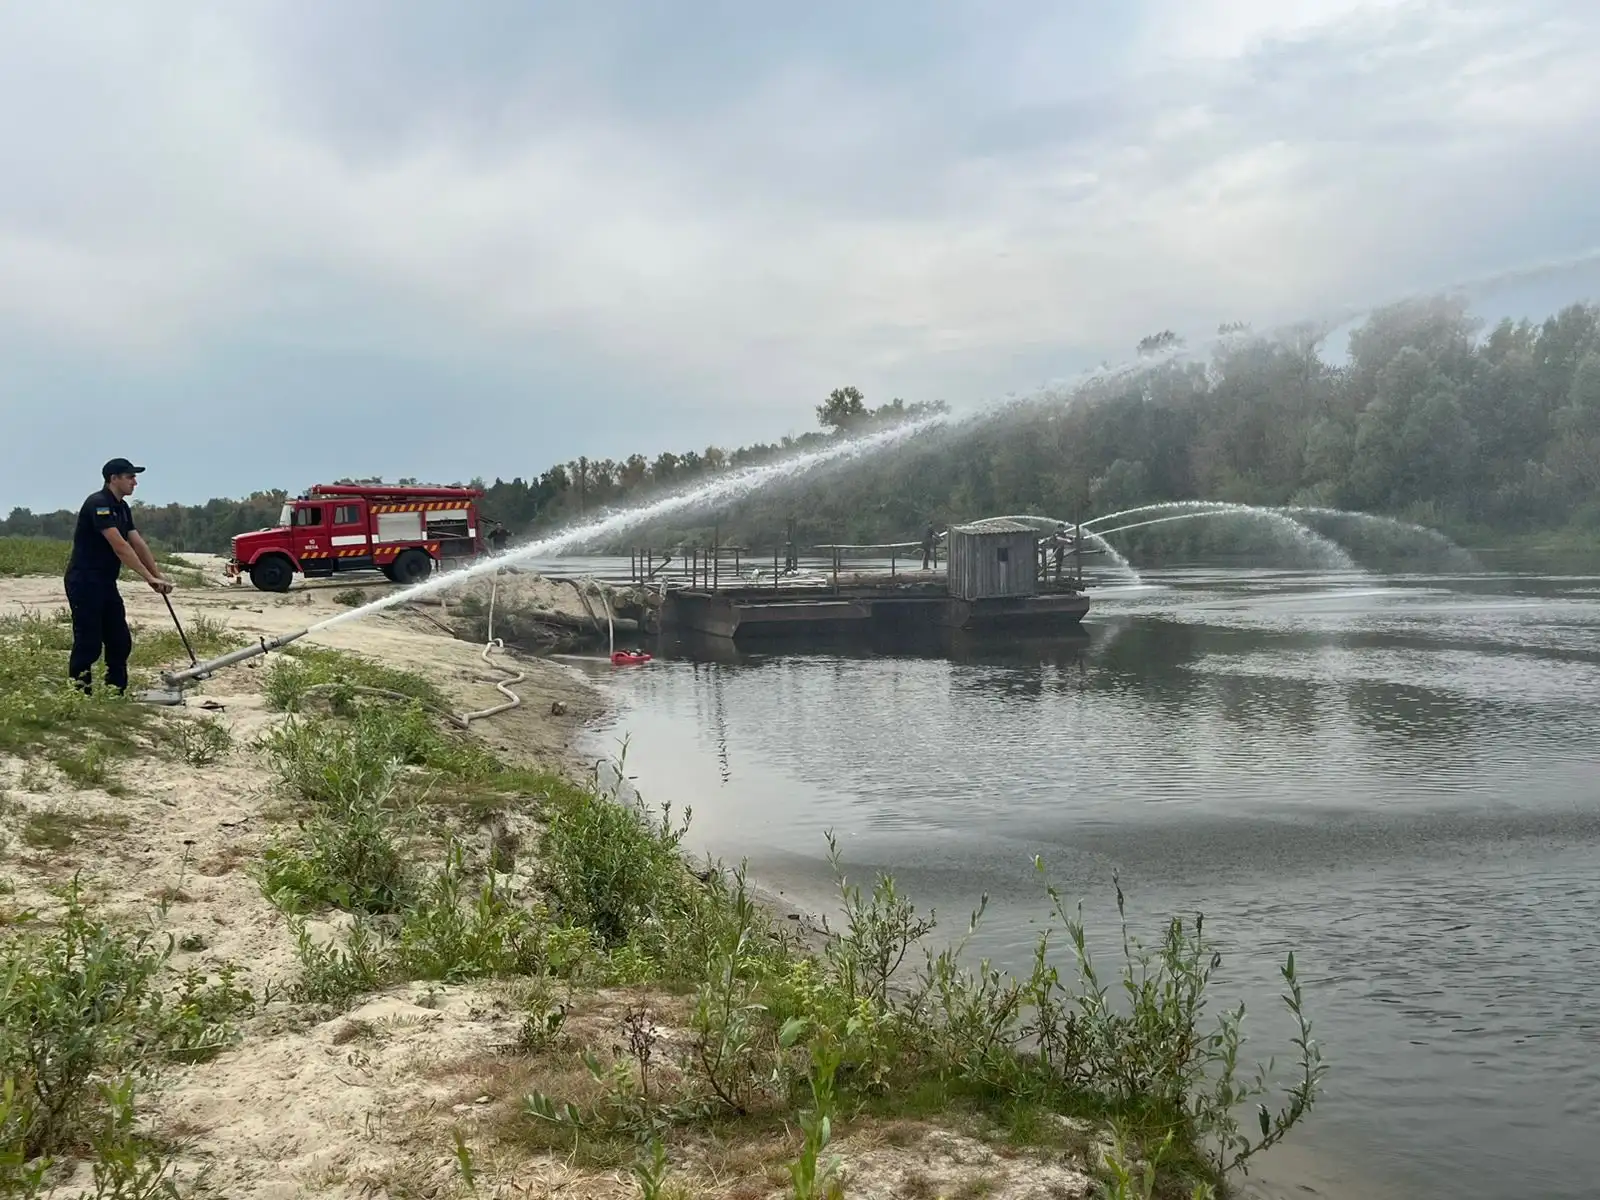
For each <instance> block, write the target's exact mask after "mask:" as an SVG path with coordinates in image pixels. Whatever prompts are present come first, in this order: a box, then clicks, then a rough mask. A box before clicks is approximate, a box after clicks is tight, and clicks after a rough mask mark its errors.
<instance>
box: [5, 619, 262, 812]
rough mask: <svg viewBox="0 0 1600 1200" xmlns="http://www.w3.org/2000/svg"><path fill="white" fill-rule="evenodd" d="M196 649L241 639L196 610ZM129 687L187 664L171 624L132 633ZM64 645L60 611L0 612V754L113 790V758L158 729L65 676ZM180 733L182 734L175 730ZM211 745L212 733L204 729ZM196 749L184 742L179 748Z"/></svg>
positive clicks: (143, 712)
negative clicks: (45, 763) (44, 763)
mask: <svg viewBox="0 0 1600 1200" xmlns="http://www.w3.org/2000/svg"><path fill="white" fill-rule="evenodd" d="M188 633H189V638H190V641H191V642H192V643H193V645H194V647H195V650H196V652H197V653H199V654H201V655H206V656H210V655H214V654H218V653H221V652H223V651H224V650H229V649H232V648H233V647H235V646H236V645H240V644H242V639H240V638H239V637H238V636H237V635H235V634H233V633H232V632H230V631H229V630H228V629H227V628H226V627H225V626H224V625H222V624H221V623H219V622H217V621H215V620H212V619H210V618H207V617H204V616H201V617H199V618H196V619H194V620H192V621H191V623H190V625H189V626H188ZM133 634H134V640H133V655H132V657H131V659H130V660H129V667H130V679H129V685H130V691H132V692H135V693H136V692H137V691H139V690H140V689H141V688H144V687H149V686H151V685H152V684H154V683H155V682H156V679H155V670H156V668H159V667H163V666H171V665H173V664H175V663H187V661H188V656H187V654H186V653H185V651H184V649H183V643H182V641H181V640H180V639H179V637H178V634H177V631H176V630H165V631H162V630H156V631H153V632H152V631H149V630H146V629H143V628H135V629H134V631H133ZM71 649H72V624H71V618H70V616H69V615H68V613H67V611H66V610H65V609H62V610H59V611H58V612H56V613H54V614H52V615H50V616H38V615H34V614H26V615H23V616H16V617H0V753H5V754H14V755H17V756H18V757H21V758H44V759H48V760H49V761H51V762H53V763H54V764H55V765H56V767H57V768H58V769H59V770H60V771H61V773H62V775H63V776H65V777H66V779H67V780H68V781H70V782H71V783H72V784H73V785H74V786H76V787H79V788H103V789H105V790H107V791H110V792H113V793H115V792H117V791H118V790H119V789H118V784H117V780H116V770H115V767H116V760H118V759H121V758H126V757H128V756H130V755H133V754H136V753H140V752H143V751H145V750H147V749H149V748H150V746H151V745H152V738H153V737H154V736H155V734H154V731H155V730H156V729H157V728H158V727H157V724H156V715H155V713H154V712H153V711H152V710H151V709H150V708H149V707H148V706H145V705H140V704H137V703H134V702H133V701H132V700H131V699H129V698H127V697H123V696H118V695H115V694H113V693H110V692H109V691H108V690H107V689H106V688H104V687H97V688H96V689H95V691H94V694H93V695H92V696H85V695H83V694H82V693H80V692H79V691H78V690H77V689H76V688H74V687H73V686H72V685H71V683H70V682H69V681H68V679H67V657H68V655H69V653H70V652H71ZM179 736H185V735H179ZM203 737H205V738H209V739H210V742H209V744H210V745H211V746H212V747H213V748H214V746H215V735H214V734H206V735H203ZM190 750H193V751H194V752H196V753H201V750H200V742H199V741H194V742H186V743H185V749H183V750H182V751H180V752H182V753H188V752H189V751H190Z"/></svg>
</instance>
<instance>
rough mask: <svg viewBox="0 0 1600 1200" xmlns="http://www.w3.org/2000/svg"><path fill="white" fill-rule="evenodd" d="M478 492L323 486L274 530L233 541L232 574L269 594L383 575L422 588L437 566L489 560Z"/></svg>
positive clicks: (296, 503)
mask: <svg viewBox="0 0 1600 1200" xmlns="http://www.w3.org/2000/svg"><path fill="white" fill-rule="evenodd" d="M482 496H483V493H482V492H481V491H479V490H478V489H476V488H444V487H384V486H365V485H361V484H318V485H317V486H316V487H314V488H312V489H311V490H310V491H308V492H306V493H305V494H304V495H302V496H300V497H299V498H298V499H295V500H290V501H288V502H287V503H286V504H284V506H283V512H282V514H281V515H280V516H279V518H278V524H277V525H276V526H275V527H274V528H272V529H258V530H256V531H255V532H254V533H241V534H239V535H238V536H237V537H235V538H234V539H233V555H232V557H231V558H230V559H229V560H228V567H227V571H228V574H229V575H230V576H232V577H234V578H236V579H242V577H243V576H245V575H248V576H249V577H250V582H251V583H252V584H254V585H255V587H256V588H258V589H259V590H261V591H263V592H286V591H288V590H289V585H290V584H291V583H293V582H294V576H295V573H296V572H299V573H300V574H303V575H304V576H305V577H306V578H307V579H317V578H329V577H331V576H333V575H335V574H342V573H344V572H347V571H381V572H383V574H384V575H386V576H387V577H388V578H390V579H392V580H394V581H395V582H396V583H417V582H419V581H421V580H423V579H426V578H427V577H428V576H429V574H431V573H432V571H433V570H434V568H435V567H436V566H438V567H443V566H447V565H448V564H449V563H450V561H451V560H452V559H463V558H467V559H470V558H473V557H476V556H477V555H479V554H482V553H483V539H482V536H481V534H480V532H479V523H478V501H479V500H480V499H481V498H482Z"/></svg>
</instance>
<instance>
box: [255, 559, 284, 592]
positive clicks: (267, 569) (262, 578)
mask: <svg viewBox="0 0 1600 1200" xmlns="http://www.w3.org/2000/svg"><path fill="white" fill-rule="evenodd" d="M250 582H251V583H253V584H255V586H256V590H257V591H261V592H287V591H288V590H289V585H290V584H291V583H293V582H294V566H293V565H292V564H291V563H290V562H289V560H288V559H286V558H284V557H283V556H282V555H281V554H269V555H267V556H266V557H265V558H262V559H259V560H258V561H257V562H256V564H255V565H254V566H252V567H251V568H250Z"/></svg>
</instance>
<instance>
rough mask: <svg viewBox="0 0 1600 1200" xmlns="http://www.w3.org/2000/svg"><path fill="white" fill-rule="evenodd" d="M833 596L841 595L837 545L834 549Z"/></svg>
mask: <svg viewBox="0 0 1600 1200" xmlns="http://www.w3.org/2000/svg"><path fill="white" fill-rule="evenodd" d="M833 594H834V595H835V596H837V595H838V594H839V546H838V544H837V543H835V544H834V547H833Z"/></svg>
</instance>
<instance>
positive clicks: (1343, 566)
mask: <svg viewBox="0 0 1600 1200" xmlns="http://www.w3.org/2000/svg"><path fill="white" fill-rule="evenodd" d="M1173 508H1182V509H1187V510H1193V511H1186V512H1183V513H1179V514H1176V515H1174V516H1168V517H1156V518H1153V519H1151V520H1148V521H1138V522H1135V523H1133V524H1131V525H1122V526H1119V527H1118V528H1116V529H1112V530H1109V531H1107V532H1108V533H1120V532H1123V531H1125V530H1129V529H1139V528H1142V527H1144V526H1146V525H1162V524H1165V523H1166V522H1168V521H1191V520H1194V519H1196V518H1198V517H1224V516H1232V517H1247V518H1254V519H1256V520H1265V521H1270V522H1272V523H1273V524H1274V525H1276V526H1278V527H1279V528H1282V529H1283V530H1284V531H1285V532H1287V533H1289V535H1290V536H1291V537H1293V538H1294V540H1295V541H1297V542H1299V543H1300V544H1301V545H1302V546H1304V547H1305V548H1306V549H1307V550H1310V551H1312V552H1313V553H1315V554H1318V555H1320V556H1321V557H1322V559H1323V561H1324V563H1325V565H1327V566H1329V567H1332V568H1333V569H1335V570H1340V571H1355V570H1358V569H1359V568H1358V567H1357V566H1356V563H1355V560H1354V559H1353V558H1351V557H1350V555H1349V553H1348V552H1347V551H1346V550H1345V548H1344V547H1343V546H1341V545H1339V543H1338V542H1336V541H1334V540H1333V539H1332V538H1328V537H1324V536H1323V535H1322V534H1320V533H1318V532H1317V531H1316V530H1315V529H1311V528H1308V527H1307V526H1305V525H1302V524H1301V523H1300V522H1299V521H1296V520H1295V519H1294V518H1293V517H1290V516H1288V515H1287V514H1285V513H1283V512H1281V511H1280V510H1278V509H1273V508H1258V507H1256V506H1255V505H1253V504H1232V503H1229V502H1227V501H1222V500H1169V501H1165V502H1163V503H1161V504H1146V505H1142V506H1141V507H1139V508H1127V509H1123V510H1122V511H1121V512H1115V513H1107V514H1106V515H1105V516H1103V517H1095V518H1094V519H1093V520H1090V521H1085V522H1084V525H1085V526H1090V525H1102V524H1104V523H1105V522H1107V521H1111V520H1115V519H1116V518H1118V517H1124V516H1136V515H1137V514H1139V513H1141V512H1159V511H1161V510H1164V509H1173Z"/></svg>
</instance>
